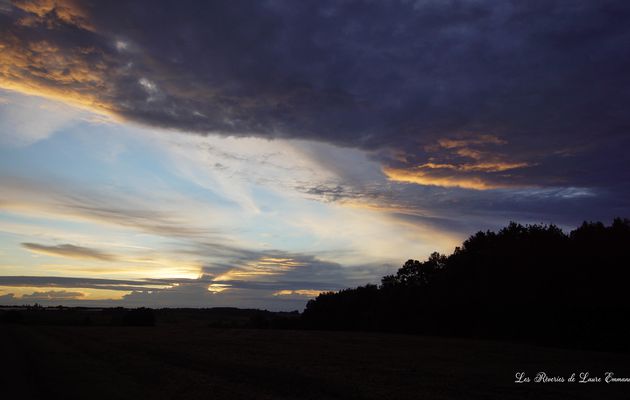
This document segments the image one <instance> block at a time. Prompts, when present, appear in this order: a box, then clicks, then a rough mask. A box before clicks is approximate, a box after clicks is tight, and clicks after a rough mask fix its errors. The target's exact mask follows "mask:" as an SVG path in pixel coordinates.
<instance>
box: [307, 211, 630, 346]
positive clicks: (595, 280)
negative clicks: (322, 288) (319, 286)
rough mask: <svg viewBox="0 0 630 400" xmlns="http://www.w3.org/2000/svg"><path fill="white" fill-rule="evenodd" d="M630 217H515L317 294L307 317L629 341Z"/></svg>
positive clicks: (339, 324)
mask: <svg viewBox="0 0 630 400" xmlns="http://www.w3.org/2000/svg"><path fill="white" fill-rule="evenodd" d="M629 251H630V220H627V219H619V218H618V219H615V220H614V222H613V224H612V225H611V226H605V225H604V224H602V223H601V222H595V223H593V222H591V223H587V222H584V223H583V224H582V226H580V227H579V228H577V229H576V230H574V231H572V232H571V233H569V234H565V233H563V232H562V230H561V229H559V228H558V227H556V226H554V225H527V226H523V225H521V224H517V223H510V224H509V225H508V226H507V227H505V228H503V229H501V230H500V231H499V232H497V233H495V232H490V231H487V232H478V233H476V234H475V235H473V236H471V237H470V238H468V240H466V241H465V242H464V243H463V245H462V246H461V247H458V248H456V249H455V251H454V252H453V254H451V255H449V256H445V255H441V254H438V253H433V254H432V255H431V256H430V257H429V258H428V260H426V261H424V262H420V261H417V260H409V261H407V262H406V263H405V264H404V265H403V267H402V268H400V269H399V270H398V272H397V273H396V274H395V275H389V276H385V277H384V278H382V280H381V284H380V285H378V286H377V285H372V284H369V285H365V286H361V287H357V288H355V289H345V290H341V291H339V292H329V293H323V294H320V295H319V296H318V297H317V298H316V299H314V300H311V301H309V302H308V304H307V306H306V310H305V311H304V313H303V316H302V322H303V324H304V326H306V327H309V328H314V329H332V330H374V331H394V332H409V333H421V334H428V335H448V336H465V337H481V338H491V339H513V340H525V341H529V342H536V343H546V344H556V345H564V346H571V347H587V348H601V349H618V350H621V349H624V350H628V349H629V348H630V346H628V343H627V340H628V338H629V337H630V328H629V325H630V324H629V323H628V316H629V315H630V314H629V311H630V296H629V293H630V291H629V289H630V287H629V283H630V280H629V278H630V252H629Z"/></svg>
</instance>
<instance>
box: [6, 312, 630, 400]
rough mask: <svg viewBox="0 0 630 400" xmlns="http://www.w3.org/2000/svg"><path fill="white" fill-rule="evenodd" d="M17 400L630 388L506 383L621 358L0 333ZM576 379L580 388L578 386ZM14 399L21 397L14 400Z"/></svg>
mask: <svg viewBox="0 0 630 400" xmlns="http://www.w3.org/2000/svg"><path fill="white" fill-rule="evenodd" d="M0 344H1V346H2V368H3V374H2V382H1V384H2V387H1V389H2V393H4V394H13V395H14V396H15V397H4V398H20V399H44V398H46V399H50V398H65V399H79V398H81V399H145V398H146V399H479V398H498V399H555V398H560V399H567V398H572V399H589V398H602V399H604V398H606V399H610V398H628V397H629V396H630V383H610V384H606V383H603V382H601V383H578V382H575V383H567V382H565V383H534V382H531V383H527V384H516V383H514V375H515V373H516V372H518V371H523V372H525V373H526V374H527V375H528V376H530V377H531V378H532V381H533V378H534V376H535V374H536V373H537V372H538V371H545V372H546V373H547V374H548V375H549V376H562V377H565V378H566V377H568V376H569V375H570V374H571V373H572V372H576V373H578V374H579V372H581V371H588V372H590V376H591V377H593V376H600V377H603V376H604V373H605V372H606V371H613V372H614V373H615V376H618V377H622V376H625V377H628V376H630V362H629V361H630V357H629V356H628V355H619V354H610V353H597V352H583V351H572V350H561V349H551V348H542V347H535V346H527V345H521V344H512V343H499V342H487V341H472V340H456V339H442V338H426V337H414V336H404V335H384V334H371V333H352V332H306V331H275V330H246V329H216V328H208V327H182V326H158V327H146V328H142V327H135V328H134V327H52V326H24V325H12V324H7V325H0ZM578 380H579V378H578ZM17 396H19V397H17Z"/></svg>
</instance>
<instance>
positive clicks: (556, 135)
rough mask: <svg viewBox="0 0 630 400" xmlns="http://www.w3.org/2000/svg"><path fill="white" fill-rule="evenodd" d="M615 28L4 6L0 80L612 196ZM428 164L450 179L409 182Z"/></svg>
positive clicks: (466, 10)
mask: <svg viewBox="0 0 630 400" xmlns="http://www.w3.org/2000/svg"><path fill="white" fill-rule="evenodd" d="M149 9H150V10H152V11H151V13H150V14H149V13H148V12H147V10H149ZM120 15H124V16H125V18H120ZM629 15H630V6H629V5H628V3H627V2H624V1H620V0H619V1H606V2H591V1H586V0H585V1H576V2H569V3H567V2H563V1H547V2H520V1H506V2H502V3H501V4H499V5H497V4H496V2H494V1H489V0H485V1H475V2H434V1H418V2H357V1H348V2H333V1H330V2H328V1H323V2H315V3H311V2H307V3H301V4H295V2H285V1H273V2H255V3H252V4H248V5H247V6H243V5H242V4H238V3H216V4H215V3H213V4H207V3H198V2H184V3H177V4H175V3H168V2H164V3H160V4H159V6H155V3H154V2H150V3H149V2H148V1H147V2H145V3H143V2H140V3H138V2H115V3H111V2H96V3H90V4H88V3H79V2H74V1H55V2H52V1H31V2H29V1H20V2H18V3H15V5H14V6H13V7H11V8H10V9H8V10H6V9H5V10H3V12H2V13H0V26H1V27H2V28H1V29H0V38H1V39H0V46H1V47H2V52H1V53H0V54H1V56H0V57H1V60H2V62H1V63H0V65H1V66H2V67H0V77H1V78H2V79H0V82H2V83H1V85H2V87H4V88H7V89H11V90H17V91H20V92H23V93H30V94H38V95H45V96H49V97H53V98H58V99H64V100H65V101H68V102H71V103H74V104H78V105H81V106H83V107H88V108H91V109H93V110H97V111H99V112H102V113H106V114H111V115H116V116H118V117H120V118H125V119H129V120H133V121H138V122H142V123H145V124H149V125H152V126H159V127H164V128H173V129H177V130H182V131H187V132H198V133H202V134H208V133H216V134H223V135H234V136H252V135H255V136H261V137H266V138H298V139H308V140H315V141H322V142H328V143H333V144H334V145H336V146H349V147H355V148H361V149H365V150H368V151H371V152H373V156H374V157H375V159H377V160H378V161H379V162H380V163H381V164H382V165H383V167H384V168H385V169H387V170H390V171H392V170H393V171H397V174H390V175H394V176H405V177H406V179H407V181H411V182H416V183H419V184H435V185H442V186H449V183H453V182H454V183H455V184H451V185H450V186H459V187H469V188H477V189H480V188H483V187H486V188H487V187H503V186H505V183H504V181H505V180H507V179H508V177H507V175H506V176H503V177H499V178H497V176H495V175H496V174H497V173H500V172H511V171H513V170H516V169H518V171H517V172H518V173H516V174H514V175H511V177H510V179H511V184H510V186H520V187H529V186H545V187H551V186H557V185H558V183H559V182H562V183H563V184H564V185H565V186H597V187H611V188H614V189H615V190H620V189H621V188H620V187H619V186H618V183H619V177H615V178H613V176H614V175H615V171H618V170H620V169H621V170H627V169H628V166H629V163H630V161H629V160H628V158H627V156H626V155H625V153H624V151H623V149H625V148H627V147H628V145H629V144H630V143H629V142H628V135H627V130H628V127H629V126H630V119H629V118H630V117H628V115H627V113H626V111H625V109H624V107H623V105H624V104H627V103H628V101H629V100H630V92H629V91H628V87H629V85H630V81H629V79H630V78H629V77H628V75H627V74H626V71H627V70H628V68H629V67H630V61H629V60H630V58H629V57H628V49H627V46H626V45H625V43H626V42H627V37H628V34H629V31H630V28H629V27H628V24H626V20H627V17H628V16H629ZM435 143H441V144H442V145H443V147H442V148H443V149H445V150H448V149H460V153H461V150H463V149H466V148H470V147H471V146H476V145H482V144H483V145H491V144H492V145H501V146H502V147H503V149H502V152H501V153H502V159H501V160H502V161H501V162H496V161H491V162H477V163H468V164H452V163H446V162H439V163H438V162H434V161H431V160H430V158H431V157H433V156H432V155H431V154H430V152H427V151H426V148H427V146H431V145H434V144H435ZM576 146H577V147H579V148H581V149H582V150H581V151H579V152H577V153H573V154H572V155H571V156H568V157H558V154H559V152H563V151H565V150H566V149H567V148H569V147H576ZM385 150H387V151H385ZM386 154H390V155H392V154H396V155H397V158H393V157H389V156H387V155H386ZM461 154H462V155H463V153H461ZM468 154H469V155H473V154H474V153H470V152H469V153H468ZM565 154H568V153H565ZM603 154H606V155H605V156H603ZM401 157H405V158H407V159H408V160H409V161H412V162H411V163H408V164H404V165H400V164H399V163H398V162H397V160H400V159H401ZM611 159H615V160H616V161H615V162H614V163H610V162H609V160H611ZM506 160H508V161H506ZM431 163H433V164H431ZM440 164H442V165H451V166H456V168H449V167H446V169H449V171H450V176H448V177H444V176H441V177H434V176H433V175H434V172H435V171H428V169H430V168H425V171H423V173H422V175H421V179H419V178H417V176H418V173H417V171H415V169H416V168H418V166H420V165H425V166H427V165H440ZM534 165H535V166H536V168H533V167H532V166H534ZM401 169H402V170H406V171H407V172H406V173H404V172H403V171H399V170H401ZM434 169H435V168H434ZM442 169H444V168H442ZM585 170H586V171H590V172H589V173H583V172H584V171H585ZM411 176H416V178H415V179H411ZM427 177H429V178H433V179H428V178H427ZM438 178H439V179H438ZM624 179H625V178H624ZM466 182H479V183H475V184H470V183H468V184H467V183H466ZM624 182H626V181H625V180H624ZM473 186H474V187H473Z"/></svg>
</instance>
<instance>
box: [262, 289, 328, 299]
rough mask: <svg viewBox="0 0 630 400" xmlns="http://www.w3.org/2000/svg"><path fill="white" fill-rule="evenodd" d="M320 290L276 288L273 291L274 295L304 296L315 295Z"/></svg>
mask: <svg viewBox="0 0 630 400" xmlns="http://www.w3.org/2000/svg"><path fill="white" fill-rule="evenodd" d="M320 293H322V291H321V290H310V289H297V290H278V291H277V292H274V293H273V295H274V296H293V295H297V296H305V297H317V296H318V295H319V294H320Z"/></svg>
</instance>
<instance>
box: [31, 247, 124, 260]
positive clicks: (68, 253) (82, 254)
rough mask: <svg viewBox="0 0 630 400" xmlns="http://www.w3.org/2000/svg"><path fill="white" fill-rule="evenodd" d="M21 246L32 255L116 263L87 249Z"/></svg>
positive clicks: (94, 250) (100, 253) (114, 258)
mask: <svg viewBox="0 0 630 400" xmlns="http://www.w3.org/2000/svg"><path fill="white" fill-rule="evenodd" d="M22 246H23V247H24V248H26V249H28V250H30V251H32V252H34V253H39V254H46V255H51V256H58V257H70V258H78V259H94V260H100V261H116V259H117V257H116V256H115V255H113V254H108V253H105V252H103V251H100V250H97V249H92V248H89V247H82V246H75V245H72V244H59V245H55V246H46V245H43V244H37V243H22Z"/></svg>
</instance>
